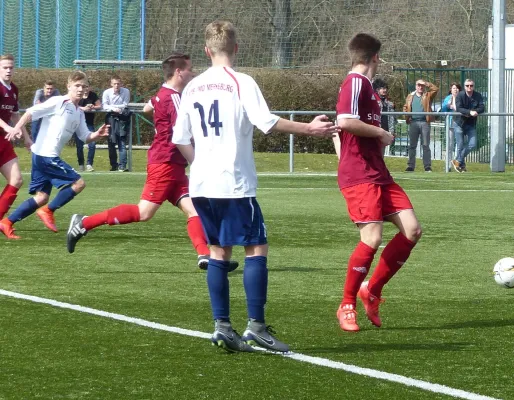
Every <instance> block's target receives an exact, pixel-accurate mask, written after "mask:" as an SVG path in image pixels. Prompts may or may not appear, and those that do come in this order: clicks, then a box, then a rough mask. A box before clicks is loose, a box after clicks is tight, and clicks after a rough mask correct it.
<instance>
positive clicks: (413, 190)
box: [257, 187, 514, 193]
mask: <svg viewBox="0 0 514 400" xmlns="http://www.w3.org/2000/svg"><path fill="white" fill-rule="evenodd" d="M259 190H308V191H312V190H316V191H325V190H330V191H333V192H335V193H337V192H339V190H338V189H337V187H333V188H327V187H319V188H316V187H297V188H292V187H289V188H276V187H275V188H273V187H260V188H257V192H258V191H259ZM405 191H406V192H409V193H410V192H479V193H497V192H504V193H512V192H514V189H405Z"/></svg>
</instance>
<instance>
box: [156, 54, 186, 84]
mask: <svg viewBox="0 0 514 400" xmlns="http://www.w3.org/2000/svg"><path fill="white" fill-rule="evenodd" d="M190 59H191V57H189V55H188V54H182V53H179V52H176V51H174V52H173V53H171V54H170V55H169V56H168V57H167V58H166V59H165V60H164V61H163V62H162V71H163V72H164V76H165V77H166V80H168V79H170V78H171V77H172V76H173V75H174V74H175V70H176V69H177V68H178V69H184V68H185V67H186V65H187V62H186V61H188V60H190Z"/></svg>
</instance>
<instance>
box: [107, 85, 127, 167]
mask: <svg viewBox="0 0 514 400" xmlns="http://www.w3.org/2000/svg"><path fill="white" fill-rule="evenodd" d="M129 101H130V91H129V90H128V89H127V88H124V87H123V82H122V81H121V78H120V77H119V76H118V75H113V76H112V78H111V88H110V89H107V90H105V91H104V92H103V95H102V108H103V109H104V110H106V111H108V114H107V116H106V118H105V120H106V123H107V124H109V125H110V126H111V129H110V134H109V140H108V141H107V144H108V146H109V161H110V163H111V171H116V170H118V171H128V169H127V149H126V145H127V135H129V134H130V132H129V128H130V115H129V113H128V108H127V106H128V103H129ZM116 145H117V146H118V151H119V153H120V162H119V164H118V155H117V154H116Z"/></svg>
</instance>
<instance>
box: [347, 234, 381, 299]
mask: <svg viewBox="0 0 514 400" xmlns="http://www.w3.org/2000/svg"><path fill="white" fill-rule="evenodd" d="M376 252H377V251H376V249H374V248H373V247H370V246H368V245H367V244H366V243H364V242H359V244H358V245H357V247H356V248H355V250H354V251H353V253H352V255H351V256H350V260H349V261H348V271H347V273H346V281H345V282H344V290H343V301H342V302H341V304H353V305H354V306H355V304H356V302H357V292H358V291H359V289H360V287H361V284H362V282H364V279H366V276H367V275H368V272H369V267H370V266H371V263H372V262H373V257H374V256H375V253H376Z"/></svg>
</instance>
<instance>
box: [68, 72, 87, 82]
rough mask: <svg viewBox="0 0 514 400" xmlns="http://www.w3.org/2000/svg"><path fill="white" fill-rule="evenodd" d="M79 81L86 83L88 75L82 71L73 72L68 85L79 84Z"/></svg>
mask: <svg viewBox="0 0 514 400" xmlns="http://www.w3.org/2000/svg"><path fill="white" fill-rule="evenodd" d="M77 81H86V82H87V75H86V74H85V73H84V72H82V71H79V70H77V71H73V72H72V73H71V74H70V76H68V83H72V82H77Z"/></svg>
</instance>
